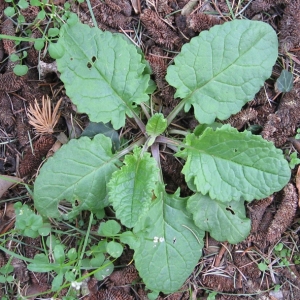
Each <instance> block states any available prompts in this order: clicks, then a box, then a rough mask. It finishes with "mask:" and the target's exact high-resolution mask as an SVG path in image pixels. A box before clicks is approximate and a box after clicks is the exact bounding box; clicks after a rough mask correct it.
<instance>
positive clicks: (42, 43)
mask: <svg viewBox="0 0 300 300" xmlns="http://www.w3.org/2000/svg"><path fill="white" fill-rule="evenodd" d="M44 46H45V41H44V39H36V40H35V42H34V49H35V50H42V49H43V48H44Z"/></svg>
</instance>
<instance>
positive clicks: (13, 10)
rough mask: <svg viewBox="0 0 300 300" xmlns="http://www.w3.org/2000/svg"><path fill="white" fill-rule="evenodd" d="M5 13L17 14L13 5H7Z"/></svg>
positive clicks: (9, 14) (7, 14) (8, 14)
mask: <svg viewBox="0 0 300 300" xmlns="http://www.w3.org/2000/svg"><path fill="white" fill-rule="evenodd" d="M4 14H5V15H6V16H7V17H12V16H13V15H14V14H15V9H14V8H13V7H10V6H9V7H6V8H5V9H4Z"/></svg>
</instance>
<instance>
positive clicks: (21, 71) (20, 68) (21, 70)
mask: <svg viewBox="0 0 300 300" xmlns="http://www.w3.org/2000/svg"><path fill="white" fill-rule="evenodd" d="M13 71H14V73H15V74H16V75H18V76H23V75H25V74H27V72H28V67H27V66H25V65H16V66H15V67H14V69H13Z"/></svg>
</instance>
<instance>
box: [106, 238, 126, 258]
mask: <svg viewBox="0 0 300 300" xmlns="http://www.w3.org/2000/svg"><path fill="white" fill-rule="evenodd" d="M106 251H107V253H108V254H109V255H111V256H112V257H113V258H118V257H120V256H121V255H122V253H123V246H122V245H121V244H120V243H117V242H114V241H111V242H109V243H107V247H106Z"/></svg>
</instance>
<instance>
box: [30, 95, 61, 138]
mask: <svg viewBox="0 0 300 300" xmlns="http://www.w3.org/2000/svg"><path fill="white" fill-rule="evenodd" d="M61 101H62V99H60V100H59V101H58V102H57V104H56V106H55V108H54V110H53V112H52V106H51V100H50V98H49V97H48V96H46V97H43V98H42V106H41V107H40V106H39V105H38V102H37V100H35V103H34V107H33V106H32V105H31V104H30V107H29V109H28V112H29V115H28V119H29V124H30V125H32V126H33V127H34V128H35V130H36V131H37V132H38V133H40V134H51V133H53V132H54V127H55V125H56V124H57V122H58V120H59V118H60V114H59V113H58V109H59V106H60V104H61Z"/></svg>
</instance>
